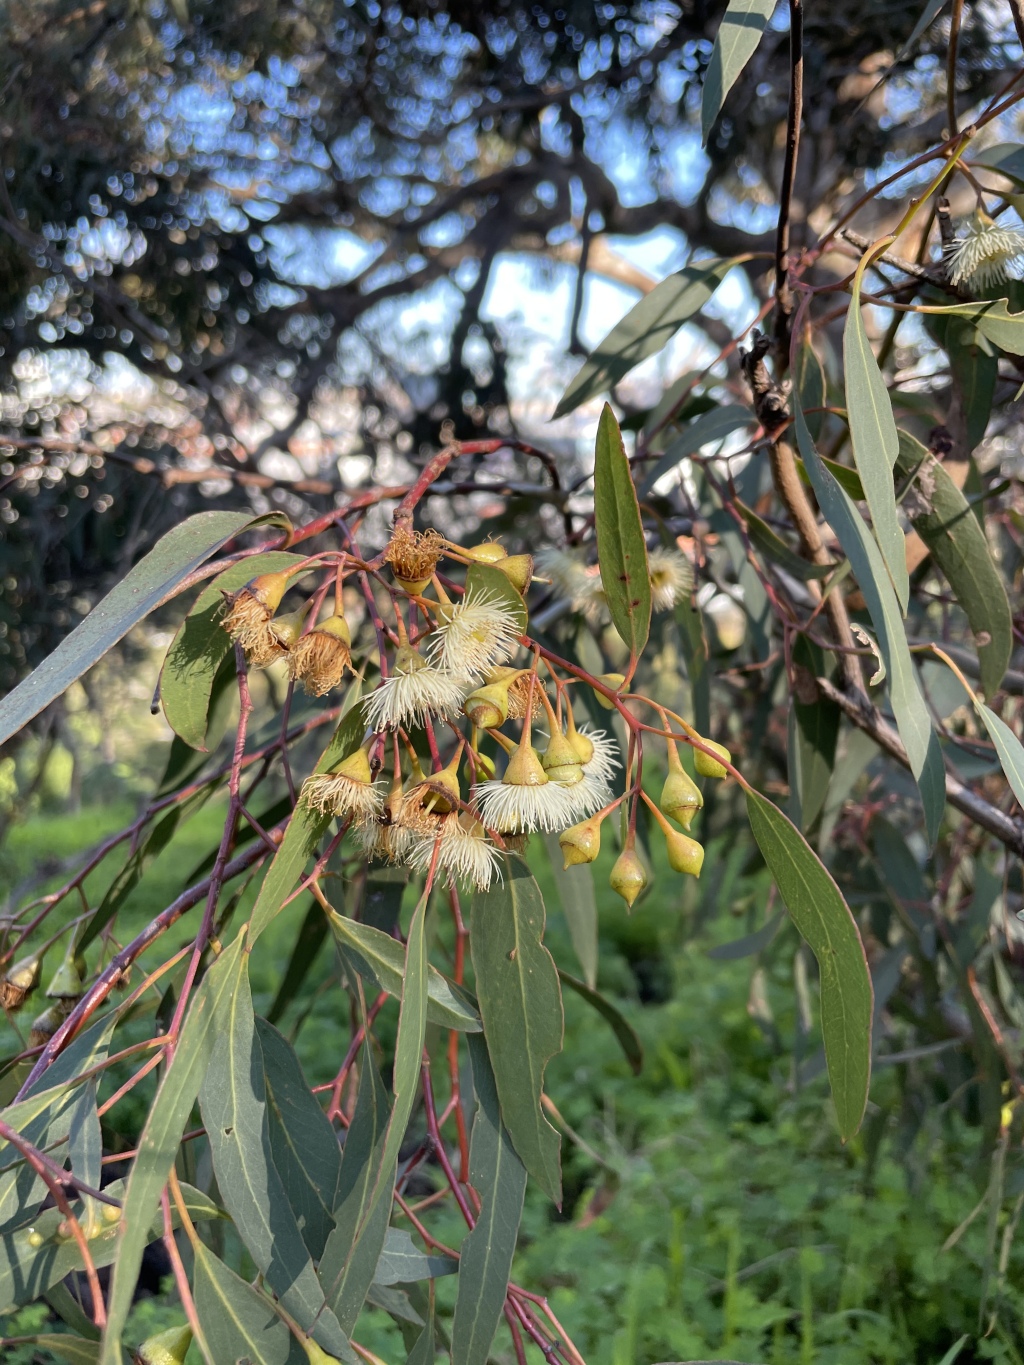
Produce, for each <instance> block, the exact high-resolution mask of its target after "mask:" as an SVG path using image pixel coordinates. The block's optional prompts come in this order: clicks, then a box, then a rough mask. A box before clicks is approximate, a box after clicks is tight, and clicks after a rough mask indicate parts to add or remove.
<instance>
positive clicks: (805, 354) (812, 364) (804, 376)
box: [793, 335, 827, 440]
mask: <svg viewBox="0 0 1024 1365" xmlns="http://www.w3.org/2000/svg"><path fill="white" fill-rule="evenodd" d="M793 383H794V384H795V385H796V391H797V396H798V397H799V399H800V406H801V408H803V411H804V417H805V420H806V422H807V430H808V431H809V432H810V433H811V435H812V437H813V438H814V439H815V440H818V438H819V436H820V435H821V429H822V426H823V425H824V421H825V414H824V413H823V412H815V411H811V409H814V408H823V407H824V406H825V403H826V402H827V396H826V395H827V389H826V385H825V371H824V370H823V369H822V367H821V361H820V360H819V359H818V354H817V352H816V351H815V349H814V347H813V346H812V345H811V343H810V341H809V340H808V338H807V336H806V335H805V336H804V337H803V339H802V340H801V342H800V345H799V347H798V348H797V353H796V364H795V365H794V366H793Z"/></svg>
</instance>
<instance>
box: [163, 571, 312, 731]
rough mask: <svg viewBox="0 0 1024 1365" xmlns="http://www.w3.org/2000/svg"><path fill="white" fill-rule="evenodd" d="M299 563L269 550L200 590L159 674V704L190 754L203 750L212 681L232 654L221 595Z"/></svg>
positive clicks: (218, 577)
mask: <svg viewBox="0 0 1024 1365" xmlns="http://www.w3.org/2000/svg"><path fill="white" fill-rule="evenodd" d="M301 563H302V556H301V555H291V554H286V553H285V552H284V551H283V550H271V551H268V553H266V554H262V555H253V557H252V558H251V559H244V560H242V562H241V563H240V564H232V565H231V567H230V568H229V569H225V570H224V572H223V573H222V574H218V575H217V577H216V578H215V579H214V580H213V582H212V583H211V584H210V585H209V587H207V588H204V590H203V591H202V592H201V593H200V594H199V596H198V598H197V599H196V602H195V605H194V606H193V608H192V610H191V611H190V612H189V614H188V615H187V616H186V617H185V619H184V621H182V623H181V625H180V626H179V627H178V632H177V634H176V635H175V637H174V639H173V640H172V641H171V647H170V649H168V651H167V655H166V657H165V659H164V662H163V667H162V668H161V670H160V701H161V704H162V705H163V709H164V715H165V717H166V718H167V724H168V725H169V726H170V727H171V729H172V730H173V731H174V733H175V734H176V735H179V736H180V737H181V739H183V740H184V741H185V743H186V744H188V745H191V747H192V748H193V749H205V748H206V720H207V716H208V714H209V710H210V697H211V694H212V692H213V681H214V678H216V676H217V671H218V669H219V668H220V666H221V664H222V663H223V662H224V659H225V658H226V657H227V655H228V653H229V652H230V650H231V641H230V640H229V639H228V636H227V633H226V632H225V631H224V630H223V629H222V627H221V619H222V618H223V616H224V593H226V592H237V591H238V590H239V588H241V587H244V585H245V584H246V583H248V582H250V581H251V580H252V579H253V578H255V577H256V576H257V575H258V574H261V573H278V572H280V571H281V570H282V569H291V568H294V567H295V566H296V565H298V564H301Z"/></svg>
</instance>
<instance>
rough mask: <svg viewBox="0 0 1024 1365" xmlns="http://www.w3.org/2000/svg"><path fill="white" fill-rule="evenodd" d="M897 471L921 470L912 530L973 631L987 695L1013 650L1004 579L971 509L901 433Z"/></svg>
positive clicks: (916, 443)
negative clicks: (945, 580) (938, 570)
mask: <svg viewBox="0 0 1024 1365" xmlns="http://www.w3.org/2000/svg"><path fill="white" fill-rule="evenodd" d="M899 469H900V472H901V473H904V474H909V473H911V472H912V471H913V470H914V469H917V470H918V471H919V473H918V480H917V484H916V485H915V489H914V491H915V493H916V494H917V495H918V496H917V502H916V506H917V509H918V510H915V511H914V512H913V513H912V515H911V521H912V522H913V526H914V530H915V531H917V533H918V535H919V536H920V537H921V539H922V540H923V541H924V543H925V544H926V545H927V547H928V549H929V550H930V551H931V554H932V558H933V559H934V560H935V562H936V564H938V566H939V568H940V569H941V570H942V572H943V573H944V574H945V575H946V578H947V580H948V582H949V586H950V587H951V588H952V589H953V594H954V596H955V597H956V600H957V602H959V604H960V606H961V607H963V609H964V612H965V613H966V615H967V620H968V622H969V623H970V627H971V630H972V631H973V632H974V642H975V645H976V647H977V650H978V663H979V664H980V665H981V687H982V691H983V692H984V693H985V695H986V697H991V696H993V694H994V693H995V692H997V691H998V690H999V684H1000V683H1001V682H1002V680H1003V676H1004V674H1005V673H1006V670H1007V668H1008V667H1009V663H1010V654H1011V652H1012V650H1013V615H1012V613H1011V611H1010V603H1009V601H1008V599H1007V596H1006V587H1005V585H1004V583H1003V576H1002V574H1001V573H1000V572H999V569H998V568H997V566H996V564H995V562H994V560H993V558H992V551H991V550H990V549H989V545H988V540H987V539H986V537H985V532H984V531H983V530H982V528H981V527H980V526H979V525H978V520H977V518H976V517H975V515H974V513H973V511H972V510H971V505H970V503H969V502H968V501H967V499H966V498H965V497H964V495H963V493H961V491H960V489H959V488H957V486H956V484H955V483H954V482H953V480H952V479H951V478H950V477H949V475H948V474H947V472H946V471H945V470H944V469H943V467H942V465H941V464H940V463H939V462H938V461H937V460H936V459H935V458H934V456H932V455H931V454H930V453H929V452H928V451H927V450H926V449H925V447H924V446H923V445H921V443H920V442H919V441H915V440H914V438H913V437H912V436H908V435H907V433H906V432H905V431H901V432H900V457H899Z"/></svg>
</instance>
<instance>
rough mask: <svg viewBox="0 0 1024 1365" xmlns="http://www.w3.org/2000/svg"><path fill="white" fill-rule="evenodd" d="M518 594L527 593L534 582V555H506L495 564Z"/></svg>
mask: <svg viewBox="0 0 1024 1365" xmlns="http://www.w3.org/2000/svg"><path fill="white" fill-rule="evenodd" d="M494 567H495V568H496V569H500V570H501V572H502V573H503V574H504V575H505V577H506V578H507V579H508V581H509V582H510V583H511V584H512V586H513V588H515V590H516V591H517V592H520V593H525V592H526V589H527V588H528V587H529V586H530V584H531V583H532V582H533V555H506V556H505V558H504V559H499V560H497V561H496V562H495V565H494Z"/></svg>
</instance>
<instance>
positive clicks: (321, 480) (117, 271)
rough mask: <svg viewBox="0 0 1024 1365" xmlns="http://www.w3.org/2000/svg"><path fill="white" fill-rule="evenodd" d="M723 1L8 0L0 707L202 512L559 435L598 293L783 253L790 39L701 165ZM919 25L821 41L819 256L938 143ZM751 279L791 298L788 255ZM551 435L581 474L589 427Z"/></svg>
mask: <svg viewBox="0 0 1024 1365" xmlns="http://www.w3.org/2000/svg"><path fill="white" fill-rule="evenodd" d="M723 8H724V6H723V5H721V4H717V3H715V4H705V3H703V2H702V0H698V2H697V3H692V4H691V3H686V4H675V3H670V0H641V2H640V3H632V4H623V3H619V4H613V3H607V4H592V3H589V2H588V3H582V2H581V0H566V3H564V4H561V5H554V6H553V5H541V4H536V5H529V4H519V3H509V2H508V0H502V2H501V3H496V4H487V3H473V4H463V3H455V4H451V5H447V6H441V5H437V4H433V3H405V4H385V5H378V4H372V3H369V4H367V3H363V2H362V0H359V2H358V3H343V0H298V3H295V2H294V0H109V2H108V0H99V2H98V3H80V0H30V2H29V0H8V3H6V4H5V5H4V6H3V10H2V23H3V28H4V38H5V42H4V45H3V50H2V52H0V166H2V175H0V404H2V407H0V433H2V435H3V437H4V438H6V440H5V443H4V444H3V448H2V450H0V455H2V463H0V576H2V581H3V585H4V590H3V600H2V606H0V625H2V628H3V637H2V639H0V688H3V689H6V688H9V687H10V686H11V685H12V684H13V683H14V682H15V681H16V680H17V678H18V677H20V676H22V675H23V674H24V673H25V671H26V670H27V669H28V668H30V667H31V666H32V665H34V664H35V663H37V662H38V661H39V660H40V659H41V658H43V657H45V655H46V654H47V653H48V652H49V651H50V650H51V649H52V648H53V646H54V644H55V643H56V642H57V640H58V639H60V638H61V637H62V636H63V635H64V634H66V633H67V631H68V630H69V628H70V627H71V626H73V625H74V624H75V622H76V621H77V620H78V619H79V618H80V616H81V615H82V613H83V612H84V611H86V610H87V609H88V607H89V606H90V604H91V603H92V602H93V601H94V600H95V595H96V591H97V590H98V589H99V588H100V587H102V586H104V585H107V584H109V582H110V581H111V580H112V579H113V578H115V577H117V576H119V575H120V574H122V573H123V572H124V571H125V569H126V568H127V567H128V565H129V564H130V563H131V562H133V561H134V560H135V559H136V558H137V557H138V556H139V554H140V553H142V552H143V551H144V550H145V549H146V548H147V546H148V545H149V544H151V543H152V541H153V539H154V538H155V537H156V536H157V535H159V534H160V533H161V532H162V531H163V530H165V529H166V527H167V526H168V525H169V524H170V523H171V521H173V520H175V519H177V518H179V517H181V516H182V515H183V514H185V513H186V512H187V511H188V510H194V506H195V505H196V504H197V502H199V501H202V502H203V504H204V505H214V506H215V505H224V504H233V503H238V502H239V501H241V502H243V503H245V502H251V503H252V504H253V505H254V506H256V507H258V508H260V509H264V508H266V507H267V506H268V505H280V506H283V507H285V508H287V509H290V510H291V511H292V512H294V513H296V514H301V513H302V511H303V510H304V509H305V510H308V509H316V510H323V509H324V508H325V507H327V506H330V505H331V503H332V500H333V499H334V498H335V496H336V493H337V492H340V491H341V490H342V489H343V487H344V486H345V485H346V484H348V485H349V486H351V485H352V484H353V483H359V482H366V481H369V480H370V479H373V478H376V479H383V480H385V481H388V480H390V481H394V478H395V476H396V474H397V475H398V476H399V477H401V475H402V473H403V471H405V472H408V464H409V462H411V463H413V464H415V463H416V462H417V460H418V459H419V454H420V451H421V449H423V448H425V447H427V446H430V445H432V443H436V441H437V440H438V438H439V435H441V434H444V433H445V432H454V434H455V435H457V436H458V437H461V438H465V437H467V436H473V435H484V434H494V433H497V434H502V433H508V432H510V431H512V430H514V429H518V430H520V432H522V431H523V430H525V431H526V432H527V434H529V432H530V431H531V429H532V430H534V431H535V430H536V429H537V427H538V426H539V424H540V423H541V422H543V421H546V419H547V417H548V416H549V415H550V410H551V408H552V407H553V404H554V399H555V397H556V396H557V392H558V390H559V381H560V380H561V381H564V380H565V379H566V378H567V377H568V375H569V374H570V373H571V370H572V368H573V365H574V362H573V359H572V357H573V355H574V354H578V353H581V351H582V349H583V342H582V341H581V330H582V331H583V332H585V331H586V327H587V324H588V307H589V309H590V313H591V315H592V314H593V313H594V312H595V310H596V311H600V309H601V308H603V307H607V297H606V296H601V299H600V301H597V302H595V300H596V296H595V297H591V296H592V295H594V288H595V282H600V281H601V280H605V281H607V280H611V281H614V282H616V283H617V284H619V285H620V286H623V287H624V288H625V289H627V290H632V291H634V292H635V291H636V290H637V289H640V290H644V289H646V288H649V287H650V285H651V283H652V279H651V274H652V272H653V273H654V274H661V273H664V271H665V269H667V268H668V267H670V266H671V265H672V263H673V262H674V261H677V260H681V259H683V255H684V253H685V252H686V251H688V250H691V249H692V250H695V251H698V252H708V251H710V252H713V253H716V254H724V255H734V254H738V253H742V252H748V251H754V252H756V251H759V250H761V251H763V250H765V249H767V248H769V247H770V246H771V244H772V241H773V231H774V222H775V218H776V213H777V204H776V202H775V194H776V190H775V189H774V187H775V186H777V184H778V183H779V172H780V167H781V158H782V155H783V143H784V136H783V133H784V125H785V112H786V100H787V89H788V79H789V77H788V65H787V57H786V45H787V36H786V28H787V22H788V21H787V20H786V18H785V16H784V15H783V14H782V12H781V11H780V14H779V15H778V16H777V17H776V19H775V20H774V22H773V25H772V27H771V28H770V29H769V32H768V33H767V34H766V37H765V40H764V41H763V43H762V44H761V46H760V49H759V50H758V52H757V54H756V55H755V57H754V59H753V60H752V61H751V63H750V64H749V66H748V67H747V70H746V72H745V73H744V75H743V77H742V79H741V81H740V83H739V85H738V86H737V87H736V89H735V90H734V91H733V92H732V94H731V95H730V97H729V100H728V102H727V106H726V110H725V117H724V118H722V119H721V120H720V121H719V123H718V125H717V126H716V128H715V130H714V133H713V135H712V137H711V139H710V142H709V144H708V146H707V148H706V149H703V150H702V148H701V144H700V135H699V131H698V125H699V108H698V106H699V99H700V86H701V81H702V78H703V74H704V69H705V67H706V63H707V60H708V56H709V53H710V50H711V38H712V37H713V35H714V32H715V31H716V28H717V25H718V23H719V20H720V17H721V12H722V10H723ZM929 8H930V11H934V10H935V9H936V7H935V6H931V7H929ZM1007 13H1008V11H1007ZM918 17H919V16H918V14H917V12H916V9H915V8H914V7H908V6H906V5H903V4H899V3H892V2H891V0H857V3H853V4H851V5H848V6H845V7H844V10H843V21H842V23H841V24H839V23H836V21H835V16H834V14H833V13H831V12H829V11H825V12H821V13H818V12H814V11H813V10H812V12H811V14H809V15H808V19H807V25H806V34H805V52H806V60H807V63H808V66H809V68H811V69H813V71H814V73H815V97H814V100H813V102H812V103H811V104H810V106H809V107H808V111H807V126H806V129H805V134H804V151H803V155H802V157H801V161H800V178H799V181H798V184H797V193H796V202H795V204H794V214H793V221H794V227H793V241H794V243H795V244H796V245H799V244H800V243H801V241H802V240H803V234H804V231H805V229H804V224H803V221H802V220H803V218H804V215H805V214H806V213H807V212H808V206H811V205H813V206H814V210H813V213H812V214H811V220H812V222H811V226H812V227H814V228H816V229H820V228H821V227H822V226H823V225H824V224H825V223H826V222H827V221H828V219H829V216H830V215H831V214H832V213H833V212H834V210H835V207H836V205H837V204H838V203H839V202H840V200H841V199H843V197H844V196H847V195H849V193H850V191H851V188H852V187H853V186H854V185H855V184H857V182H858V181H861V180H863V181H866V182H868V183H870V181H871V178H872V177H877V176H878V175H879V173H881V172H884V171H885V170H887V169H889V168H891V167H892V166H894V165H896V164H898V162H899V160H900V159H901V158H905V157H907V156H909V155H911V154H913V153H914V152H915V151H917V150H920V149H921V148H922V147H924V146H927V145H929V144H930V143H931V142H932V141H933V140H934V138H935V137H936V135H937V130H938V129H939V128H940V127H941V125H942V122H943V119H944V117H945V103H944V96H943V93H942V89H941V85H942V83H941V81H936V80H935V78H934V77H935V72H936V70H937V68H938V67H939V66H940V65H941V63H942V61H943V60H944V56H943V55H942V54H943V52H944V45H945V36H944V32H943V25H942V24H941V23H939V24H936V25H934V26H933V29H932V30H929V29H927V28H926V30H925V32H924V34H923V35H919V37H918V39H917V41H916V45H915V52H914V59H913V60H912V61H909V62H906V63H904V64H902V65H901V66H900V67H899V69H898V71H897V72H896V74H895V75H894V77H893V79H891V80H890V82H889V83H888V86H887V87H885V88H882V89H880V90H878V91H877V92H876V93H874V94H871V93H870V92H871V91H872V88H873V87H874V86H875V84H876V82H877V79H878V77H879V75H880V74H881V73H882V72H883V71H885V70H886V69H887V68H888V67H889V66H890V65H891V63H892V58H893V56H894V54H897V53H898V52H899V51H900V50H901V48H902V47H903V46H904V45H905V43H906V41H907V39H908V37H909V36H910V34H911V30H912V29H913V28H914V26H915V23H916V21H917V19H918ZM1013 40H1014V35H1013V30H1012V27H1011V26H1010V25H1009V21H1008V19H1007V17H1006V13H1004V12H999V13H997V12H996V10H995V8H994V7H992V8H990V7H986V6H971V7H970V8H969V10H968V12H967V15H966V18H965V22H964V26H963V32H962V35H961V40H960V49H959V71H960V81H961V86H962V94H963V98H964V101H965V103H970V102H971V101H973V100H975V99H977V98H979V97H981V96H983V95H984V94H986V93H990V92H991V91H992V90H993V89H995V88H996V87H997V85H998V84H999V83H1000V82H1001V81H1002V80H1003V79H1004V78H1005V73H1006V71H1007V69H1008V68H1009V64H1010V63H1011V62H1012V60H1013V56H1012V54H1013V52H1014V51H1015V48H1014V47H1013V46H1012V42H1013ZM865 97H867V98H865ZM889 202H890V203H891V202H892V201H889ZM885 204H886V201H884V200H883V201H882V210H883V211H884V208H885ZM644 235H646V237H644ZM638 238H641V239H642V240H646V241H647V242H648V244H649V243H650V242H651V241H652V240H654V241H655V242H656V243H657V245H658V248H659V250H660V256H659V251H658V250H656V251H655V252H654V255H653V258H652V259H653V260H654V262H655V263H654V265H653V266H652V265H651V263H650V261H649V260H647V259H646V258H645V256H644V253H643V252H642V251H641V252H640V253H639V257H638V253H637V251H636V250H635V249H634V250H632V251H631V250H630V249H629V242H628V241H624V239H633V240H634V244H635V240H636V239H638ZM647 254H648V256H650V252H648V253H647ZM638 259H640V260H642V261H643V262H644V264H645V265H646V267H647V268H646V269H643V268H640V266H638V264H637V263H636V262H637V260H638ZM503 272H504V273H503ZM746 272H747V275H748V277H749V286H750V289H751V290H752V291H753V294H754V296H755V297H757V298H760V297H766V296H767V291H768V287H769V282H770V281H769V277H768V274H767V263H766V262H763V261H751V262H749V263H748V264H747V266H746ZM525 285H529V286H530V288H532V290H533V291H534V292H533V297H535V298H536V297H537V296H538V295H539V296H543V294H544V293H545V292H548V293H550V294H552V295H557V299H558V303H559V305H560V306H561V313H559V314H558V317H557V323H556V329H555V330H556V331H560V332H562V333H563V335H561V336H556V337H554V338H552V337H551V335H550V333H549V330H548V328H547V326H546V320H538V319H535V318H532V317H531V316H530V314H529V309H528V308H527V310H526V313H525V315H520V316H516V313H515V309H514V308H511V309H510V308H509V306H508V304H507V297H508V295H509V294H510V292H511V293H512V294H513V295H514V294H515V293H516V291H517V286H525ZM502 293H503V294H504V296H505V298H506V306H505V308H504V312H502V309H501V308H500V307H499V306H498V305H497V302H496V300H497V296H498V295H499V294H502ZM613 306H615V305H614V303H613ZM624 306H625V305H624V304H623V303H622V301H621V291H620V295H619V301H618V309H619V311H620V312H621V311H623V308H624ZM562 314H564V317H563V316H562ZM590 323H591V327H592V328H593V318H592V317H591V319H590ZM698 325H699V326H700V327H703V328H704V330H705V332H706V333H709V334H711V335H712V338H713V339H714V340H715V341H717V343H718V345H721V344H722V343H723V342H724V341H725V340H727V339H728V338H729V336H730V331H729V328H728V327H727V326H726V325H725V324H724V323H721V322H718V323H717V324H716V321H715V319H714V318H702V319H700V320H699V322H698ZM716 326H717V330H716ZM605 330H607V327H606V326H603V327H602V326H601V325H600V323H598V327H597V334H598V335H601V334H603V331H605ZM538 342H542V343H543V345H541V347H540V350H541V352H542V353H543V354H542V363H541V362H538V360H537V354H538ZM715 349H717V346H716V347H715ZM588 420H589V419H588ZM552 430H553V432H554V446H555V448H556V449H558V450H560V452H561V454H563V455H564V456H565V457H566V460H567V462H568V463H569V465H570V466H571V464H572V459H573V457H574V456H575V450H576V446H575V441H574V439H573V438H574V433H575V430H576V427H575V426H574V424H573V423H572V422H570V423H563V424H562V426H561V427H559V428H554V429H552ZM546 438H547V441H548V444H549V446H550V445H551V434H550V433H546ZM569 472H570V476H571V469H570V471H569Z"/></svg>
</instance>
